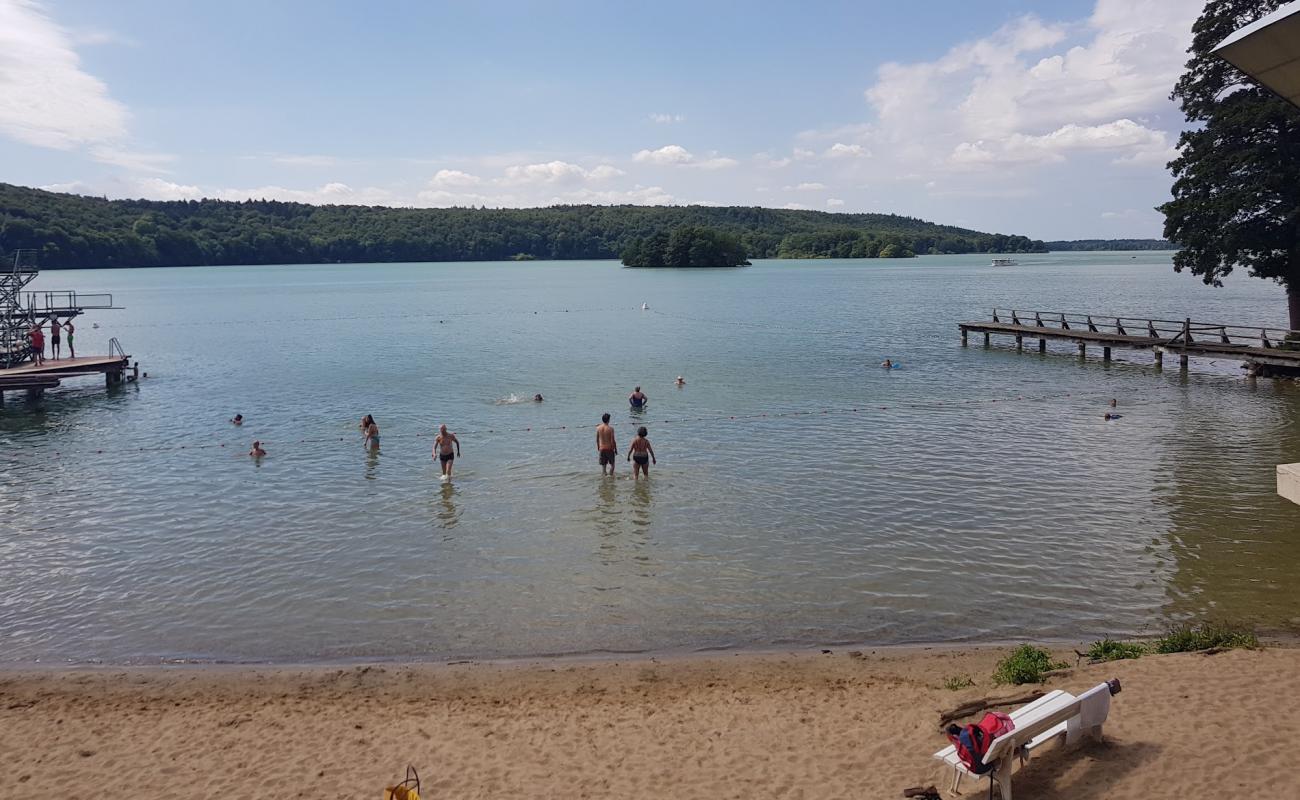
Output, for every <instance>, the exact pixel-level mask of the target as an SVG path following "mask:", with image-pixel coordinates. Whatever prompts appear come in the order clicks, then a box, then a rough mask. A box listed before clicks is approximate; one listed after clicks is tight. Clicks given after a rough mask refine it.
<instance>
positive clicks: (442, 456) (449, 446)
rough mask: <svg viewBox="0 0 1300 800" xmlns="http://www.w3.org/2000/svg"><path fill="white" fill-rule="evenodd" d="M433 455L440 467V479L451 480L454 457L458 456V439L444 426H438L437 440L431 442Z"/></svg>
mask: <svg viewBox="0 0 1300 800" xmlns="http://www.w3.org/2000/svg"><path fill="white" fill-rule="evenodd" d="M453 448H454V449H453ZM433 454H434V455H436V456H437V457H438V463H440V464H441V465H442V479H443V480H444V481H449V480H451V470H452V464H453V462H454V461H455V460H456V456H458V455H460V439H457V438H456V434H454V433H452V432H451V431H449V430H447V426H446V425H439V426H438V438H437V439H434V440H433Z"/></svg>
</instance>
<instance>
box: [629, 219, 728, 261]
mask: <svg viewBox="0 0 1300 800" xmlns="http://www.w3.org/2000/svg"><path fill="white" fill-rule="evenodd" d="M623 264H624V265H626V266H629V267H740V266H748V265H749V261H748V260H747V259H746V258H745V246H744V245H743V244H741V243H740V237H739V236H736V235H735V234H734V233H726V232H724V231H715V230H713V229H712V228H702V227H700V226H698V225H683V226H682V227H680V228H677V229H676V230H674V231H673V232H672V233H671V234H669V235H668V236H664V235H663V234H662V233H660V234H657V235H652V236H650V237H648V238H646V239H640V238H638V239H633V240H632V243H631V244H630V245H628V247H627V249H626V250H624V251H623Z"/></svg>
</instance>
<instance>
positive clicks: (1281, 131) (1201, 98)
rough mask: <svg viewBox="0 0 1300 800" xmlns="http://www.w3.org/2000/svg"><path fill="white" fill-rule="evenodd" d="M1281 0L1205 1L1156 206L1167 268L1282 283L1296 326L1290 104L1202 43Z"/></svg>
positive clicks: (1297, 161) (1299, 174)
mask: <svg viewBox="0 0 1300 800" xmlns="http://www.w3.org/2000/svg"><path fill="white" fill-rule="evenodd" d="M1279 5H1281V0H1211V2H1209V3H1208V4H1207V5H1206V6H1205V10H1204V11H1203V12H1202V13H1201V17H1200V19H1198V20H1197V21H1196V24H1195V26H1193V28H1192V34H1193V39H1192V46H1191V49H1190V50H1189V51H1188V52H1190V53H1191V54H1192V58H1191V60H1190V61H1188V62H1187V71H1186V72H1185V73H1184V74H1183V76H1182V78H1180V79H1179V81H1178V84H1177V85H1176V86H1175V87H1174V91H1173V95H1172V98H1173V99H1175V100H1177V101H1178V102H1179V103H1180V105H1181V106H1182V109H1183V113H1184V114H1186V115H1187V120H1188V121H1189V122H1191V123H1193V125H1194V127H1193V128H1192V129H1191V130H1188V131H1185V132H1184V133H1183V134H1182V135H1181V136H1180V137H1179V140H1178V145H1179V151H1180V153H1179V156H1178V157H1177V158H1176V159H1174V160H1173V161H1172V162H1170V164H1169V168H1170V169H1171V170H1172V171H1173V175H1174V185H1173V196H1174V199H1173V200H1171V201H1170V202H1168V203H1165V204H1164V205H1162V206H1160V208H1159V210H1160V211H1162V212H1164V215H1165V238H1167V239H1169V240H1170V241H1171V242H1174V243H1176V244H1177V245H1178V246H1179V248H1180V249H1179V250H1178V252H1177V253H1175V254H1174V269H1176V270H1178V271H1180V272H1181V271H1182V270H1184V269H1186V270H1190V271H1191V272H1192V273H1193V274H1194V275H1198V276H1200V277H1201V279H1202V280H1204V281H1205V282H1206V283H1208V284H1211V285H1214V286H1221V285H1222V280H1223V277H1224V276H1225V275H1227V274H1228V273H1230V272H1232V270H1233V268H1234V267H1236V266H1242V267H1244V268H1246V269H1247V270H1248V271H1249V272H1250V274H1251V275H1255V276H1257V277H1260V278H1271V279H1273V280H1276V281H1278V282H1279V283H1281V284H1283V285H1284V286H1286V289H1287V296H1288V299H1289V307H1290V318H1291V327H1292V328H1300V237H1298V236H1297V233H1298V230H1297V226H1300V109H1296V108H1295V107H1294V106H1292V105H1291V104H1290V103H1288V102H1287V101H1285V100H1283V99H1281V98H1280V97H1278V96H1277V95H1275V94H1273V93H1272V92H1270V91H1269V90H1267V89H1265V88H1263V87H1261V86H1259V85H1257V84H1255V83H1254V82H1253V81H1252V80H1251V79H1250V78H1249V77H1247V76H1246V75H1244V74H1242V73H1241V72H1240V71H1239V70H1237V69H1236V68H1235V67H1233V66H1232V65H1231V64H1228V63H1227V62H1226V61H1224V60H1223V59H1221V58H1219V57H1218V56H1215V55H1212V54H1211V52H1210V51H1211V50H1212V49H1213V48H1214V47H1215V46H1216V45H1218V44H1219V43H1220V42H1222V41H1223V40H1224V39H1225V38H1227V37H1228V36H1229V35H1230V34H1232V33H1233V32H1234V31H1236V30H1237V29H1238V28H1241V27H1242V26H1243V25H1246V24H1248V23H1250V22H1253V21H1254V20H1256V19H1259V18H1260V17H1262V16H1264V15H1265V14H1268V13H1269V12H1271V11H1273V10H1274V9H1276V8H1277V7H1278V6H1279Z"/></svg>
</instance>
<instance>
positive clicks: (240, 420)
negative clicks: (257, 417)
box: [231, 414, 244, 422]
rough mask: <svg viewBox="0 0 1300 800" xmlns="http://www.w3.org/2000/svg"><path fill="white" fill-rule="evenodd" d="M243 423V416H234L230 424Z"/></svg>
mask: <svg viewBox="0 0 1300 800" xmlns="http://www.w3.org/2000/svg"><path fill="white" fill-rule="evenodd" d="M243 421H244V415H243V414H236V415H235V418H234V419H232V420H231V422H243Z"/></svg>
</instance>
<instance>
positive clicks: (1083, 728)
mask: <svg viewBox="0 0 1300 800" xmlns="http://www.w3.org/2000/svg"><path fill="white" fill-rule="evenodd" d="M1119 690H1120V685H1119V681H1118V680H1109V681H1106V682H1105V683H1099V684H1097V685H1096V686H1094V687H1093V688H1091V689H1089V690H1088V691H1086V692H1084V693H1083V694H1081V695H1079V696H1078V697H1075V696H1074V695H1072V694H1070V693H1069V692H1063V691H1061V690H1059V689H1057V690H1055V691H1051V692H1048V693H1047V694H1045V695H1043V696H1042V697H1040V698H1038V699H1037V700H1035V701H1034V702H1032V703H1030V704H1028V705H1025V706H1021V707H1020V708H1018V709H1016V710H1015V711H1012V712H1011V715H1010V716H1011V720H1012V721H1013V722H1015V724H1016V728H1015V730H1013V731H1010V732H1008V733H1004V734H1003V735H1001V736H999V737H998V738H996V739H994V740H993V743H992V744H990V745H989V749H988V752H987V753H985V754H984V763H985V764H995V765H996V766H994V768H993V769H992V770H991V771H989V772H986V773H984V774H983V775H976V774H975V773H973V772H971V771H970V770H968V769H966V765H965V764H963V763H961V760H960V759H959V758H957V748H956V746H955V745H948V746H947V747H945V748H944V749H942V750H940V751H939V752H937V753H935V754H934V757H935V758H937V759H939V760H940V761H942V762H944V763H945V764H948V765H949V766H951V767H952V770H953V776H952V791H953V792H957V791H958V788H959V787H960V786H961V779H962V778H963V777H965V776H967V775H969V776H971V777H974V778H975V779H976V780H978V779H979V778H989V779H990V780H992V781H995V782H997V784H998V786H999V787H1001V789H1002V800H1012V798H1011V770H1012V766H1013V762H1014V761H1015V758H1016V757H1017V756H1019V757H1020V762H1021V763H1022V764H1023V763H1024V762H1026V761H1028V760H1029V756H1030V755H1031V754H1032V753H1033V751H1034V750H1035V749H1037V748H1039V747H1042V746H1043V745H1045V744H1047V743H1048V742H1050V741H1052V740H1053V739H1056V738H1057V737H1060V736H1064V737H1065V739H1066V743H1067V744H1073V743H1074V742H1075V741H1076V740H1077V739H1078V738H1079V737H1081V736H1083V735H1085V734H1086V735H1088V736H1090V737H1092V738H1095V739H1101V726H1102V725H1103V724H1104V723H1105V722H1106V716H1107V715H1108V714H1109V713H1110V697H1111V695H1113V694H1118V693H1119ZM990 788H991V787H990Z"/></svg>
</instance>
